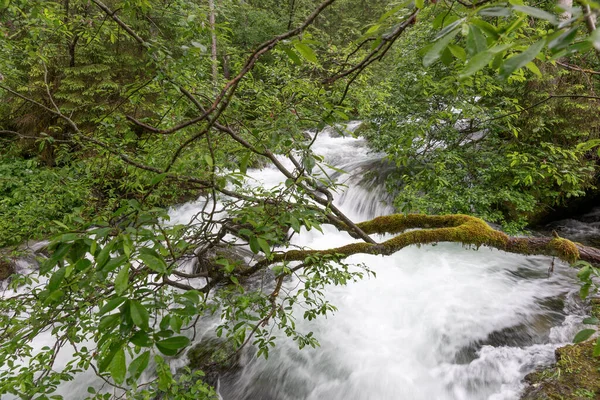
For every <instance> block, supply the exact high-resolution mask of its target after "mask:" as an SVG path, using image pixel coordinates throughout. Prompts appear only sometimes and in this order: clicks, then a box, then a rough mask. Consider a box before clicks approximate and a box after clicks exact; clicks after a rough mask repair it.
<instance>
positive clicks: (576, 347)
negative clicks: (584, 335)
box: [521, 340, 600, 400]
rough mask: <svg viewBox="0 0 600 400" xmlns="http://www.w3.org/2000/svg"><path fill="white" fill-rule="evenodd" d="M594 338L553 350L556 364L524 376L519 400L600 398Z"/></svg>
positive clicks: (599, 367)
mask: <svg viewBox="0 0 600 400" xmlns="http://www.w3.org/2000/svg"><path fill="white" fill-rule="evenodd" d="M594 344H595V340H590V341H587V342H583V343H577V344H572V345H567V346H565V347H561V348H559V349H556V365H554V366H553V367H551V368H548V369H544V370H541V371H536V372H533V373H531V374H529V375H527V376H526V377H525V381H526V382H528V383H529V384H530V386H529V387H528V388H527V389H526V390H525V393H524V394H523V396H522V397H521V399H522V400H583V399H600V358H598V357H594V356H593V354H592V353H593V349H594Z"/></svg>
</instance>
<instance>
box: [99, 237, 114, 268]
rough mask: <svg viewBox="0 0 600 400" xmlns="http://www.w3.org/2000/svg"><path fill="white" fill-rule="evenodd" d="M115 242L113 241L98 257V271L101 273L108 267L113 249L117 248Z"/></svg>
mask: <svg viewBox="0 0 600 400" xmlns="http://www.w3.org/2000/svg"><path fill="white" fill-rule="evenodd" d="M115 243H116V242H115V240H111V241H110V243H108V244H107V245H106V246H104V248H103V249H102V250H100V253H98V255H97V256H96V268H97V269H98V271H101V270H102V268H104V266H105V265H106V263H107V262H108V260H109V258H110V253H111V252H112V249H113V247H115Z"/></svg>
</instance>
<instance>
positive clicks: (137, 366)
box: [129, 350, 150, 379]
mask: <svg viewBox="0 0 600 400" xmlns="http://www.w3.org/2000/svg"><path fill="white" fill-rule="evenodd" d="M149 361H150V350H146V351H145V352H143V353H142V354H140V355H139V356H138V357H137V358H136V359H135V360H133V361H132V362H131V364H129V376H131V377H132V378H133V379H138V378H139V377H140V376H141V375H142V372H144V370H145V369H146V367H148V362H149Z"/></svg>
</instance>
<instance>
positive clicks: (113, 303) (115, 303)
mask: <svg viewBox="0 0 600 400" xmlns="http://www.w3.org/2000/svg"><path fill="white" fill-rule="evenodd" d="M125 300H127V299H126V298H125V297H115V298H112V299H110V300H109V301H108V302H107V303H106V304H105V305H104V306H103V307H102V308H101V309H100V311H98V315H104V314H106V313H108V312H111V311H112V310H114V309H115V308H117V307H119V306H120V305H121V304H122V303H123V302H124V301H125Z"/></svg>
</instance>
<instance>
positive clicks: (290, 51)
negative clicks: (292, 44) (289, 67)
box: [283, 47, 302, 65]
mask: <svg viewBox="0 0 600 400" xmlns="http://www.w3.org/2000/svg"><path fill="white" fill-rule="evenodd" d="M283 51H284V52H285V54H287V56H288V57H289V59H290V60H292V62H293V63H294V64H296V65H302V60H301V59H300V57H298V54H296V52H295V51H294V50H293V49H290V48H289V47H284V48H283Z"/></svg>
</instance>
